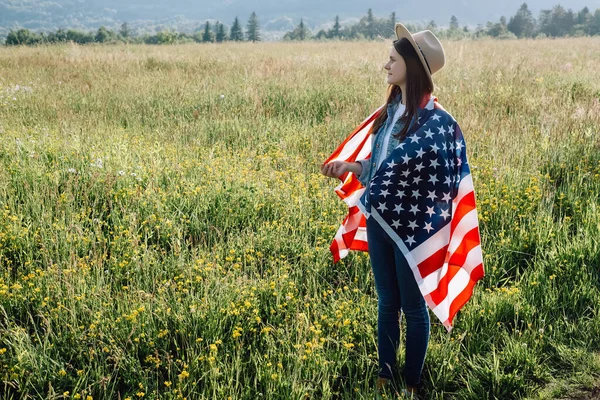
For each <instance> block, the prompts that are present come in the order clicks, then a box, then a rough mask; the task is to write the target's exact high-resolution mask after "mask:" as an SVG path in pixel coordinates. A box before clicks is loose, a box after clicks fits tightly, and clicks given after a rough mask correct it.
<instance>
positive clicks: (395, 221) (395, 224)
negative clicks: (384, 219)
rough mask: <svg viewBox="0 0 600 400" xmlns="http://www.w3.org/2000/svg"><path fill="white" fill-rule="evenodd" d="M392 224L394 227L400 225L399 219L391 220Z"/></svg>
mask: <svg viewBox="0 0 600 400" xmlns="http://www.w3.org/2000/svg"><path fill="white" fill-rule="evenodd" d="M392 226H393V227H394V228H396V229H398V228H399V227H400V220H395V219H394V220H393V222H392Z"/></svg>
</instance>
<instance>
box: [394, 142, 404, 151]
mask: <svg viewBox="0 0 600 400" xmlns="http://www.w3.org/2000/svg"><path fill="white" fill-rule="evenodd" d="M404 144H405V143H404V142H402V143H400V144H399V145H398V146H396V148H398V147H400V148H401V149H402V150H404Z"/></svg>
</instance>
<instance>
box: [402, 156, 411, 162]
mask: <svg viewBox="0 0 600 400" xmlns="http://www.w3.org/2000/svg"><path fill="white" fill-rule="evenodd" d="M402 160H403V161H404V162H403V163H402V164H408V162H409V161H410V157H409V156H408V154H405V155H404V157H402Z"/></svg>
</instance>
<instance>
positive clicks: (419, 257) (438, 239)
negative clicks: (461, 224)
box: [410, 224, 450, 264]
mask: <svg viewBox="0 0 600 400" xmlns="http://www.w3.org/2000/svg"><path fill="white" fill-rule="evenodd" d="M449 241H450V224H446V225H445V226H444V227H443V228H442V229H440V230H439V231H437V232H436V233H434V235H433V236H432V237H430V238H429V239H427V240H426V241H424V242H423V243H421V244H420V245H419V246H417V247H415V248H414V249H412V251H411V252H410V253H411V254H412V256H413V258H414V259H415V262H416V263H417V264H421V263H422V262H423V261H425V260H426V259H428V258H429V257H431V255H432V254H434V253H435V252H437V251H438V250H439V249H441V248H443V247H444V246H447V245H448V242H449Z"/></svg>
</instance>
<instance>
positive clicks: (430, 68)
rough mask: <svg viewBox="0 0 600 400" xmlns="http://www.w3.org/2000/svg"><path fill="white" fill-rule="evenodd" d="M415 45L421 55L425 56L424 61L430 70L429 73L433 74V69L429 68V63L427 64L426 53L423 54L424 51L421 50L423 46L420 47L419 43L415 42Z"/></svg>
mask: <svg viewBox="0 0 600 400" xmlns="http://www.w3.org/2000/svg"><path fill="white" fill-rule="evenodd" d="M415 44H416V45H417V47H418V48H419V51H420V52H421V55H422V56H423V60H425V64H427V69H428V70H429V73H430V74H431V68H430V67H429V63H428V62H427V57H425V53H423V50H421V46H419V43H417V42H416V41H415Z"/></svg>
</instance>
